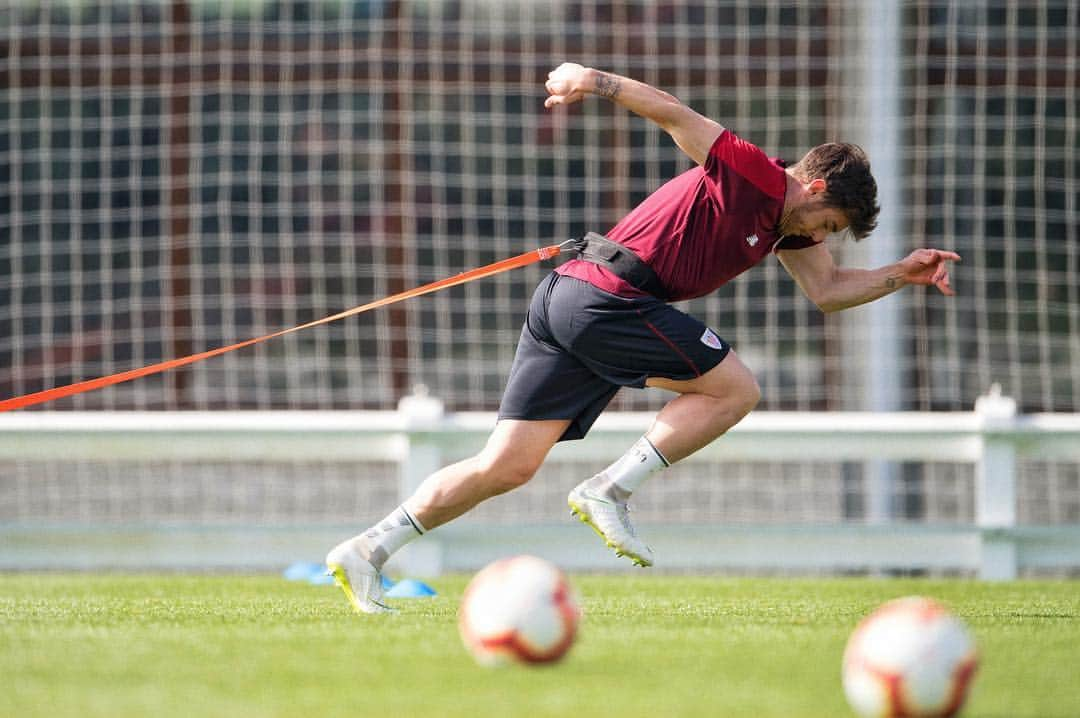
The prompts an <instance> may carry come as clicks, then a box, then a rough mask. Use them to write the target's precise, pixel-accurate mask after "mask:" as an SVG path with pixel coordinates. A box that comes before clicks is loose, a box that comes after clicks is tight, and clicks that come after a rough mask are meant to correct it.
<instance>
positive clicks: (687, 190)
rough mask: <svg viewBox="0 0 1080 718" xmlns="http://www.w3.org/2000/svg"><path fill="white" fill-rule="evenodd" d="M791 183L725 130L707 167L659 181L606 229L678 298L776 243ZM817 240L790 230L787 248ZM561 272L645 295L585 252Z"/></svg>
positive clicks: (738, 269)
mask: <svg viewBox="0 0 1080 718" xmlns="http://www.w3.org/2000/svg"><path fill="white" fill-rule="evenodd" d="M786 190H787V177H786V174H785V172H784V166H783V163H782V162H781V161H780V160H778V159H776V158H769V157H766V156H765V153H764V152H762V151H761V150H760V149H758V148H757V147H755V146H754V145H752V144H750V143H749V142H746V141H745V140H742V139H740V138H739V137H738V136H736V135H735V134H734V133H733V132H731V131H730V130H724V131H723V132H722V133H720V136H719V137H717V138H716V141H715V142H714V143H713V146H712V148H711V149H710V150H709V156H708V158H707V159H706V160H705V166H704V167H694V168H693V169H691V170H688V171H686V172H684V173H682V174H681V175H679V176H678V177H675V178H674V179H672V180H671V181H670V182H668V183H666V184H665V185H663V186H662V187H660V189H658V190H656V191H655V192H653V193H652V194H651V195H649V196H648V197H646V198H645V201H643V202H642V203H641V204H639V205H638V206H637V207H636V208H634V210H633V211H631V212H630V214H628V215H626V217H624V218H623V219H622V221H620V222H619V223H618V224H617V225H615V227H614V228H612V229H611V231H609V232H607V234H606V236H607V238H608V239H610V240H612V241H614V242H618V243H619V244H624V245H626V246H627V247H629V248H630V249H631V250H633V252H634V253H635V254H637V256H639V257H641V259H642V260H644V261H645V262H646V263H647V264H648V265H649V266H650V267H652V269H653V271H654V272H655V273H656V275H657V277H658V278H659V279H660V282H661V284H663V285H664V287H665V288H666V289H667V291H668V295H669V298H670V299H671V300H672V301H678V300H682V299H693V298H695V297H701V296H704V295H706V294H709V293H710V292H713V291H715V290H716V289H717V288H719V287H720V286H722V285H724V284H725V283H726V282H727V281H728V280H730V279H731V278H733V277H735V276H737V275H739V274H742V273H743V272H745V271H746V270H747V269H749V268H750V267H752V266H754V265H755V264H757V263H758V262H760V261H761V260H762V259H764V258H765V256H766V255H767V254H769V253H770V252H772V251H773V250H774V249H775V248H778V247H777V244H778V243H779V242H780V237H779V236H778V235H777V233H776V225H777V224H778V223H779V222H780V214H781V212H782V211H783V209H784V194H785V192H786ZM812 244H814V242H813V240H811V239H810V238H808V237H785V238H784V239H783V247H782V248H783V249H802V248H805V247H809V246H811V245H812ZM555 271H557V272H559V273H560V274H564V275H566V276H568V277H576V278H578V279H582V280H584V281H586V282H589V283H590V284H592V285H594V286H596V287H598V288H600V289H603V290H604V291H607V292H611V293H612V294H617V295H619V296H622V297H640V296H643V295H644V293H643V292H642V291H641V290H639V289H637V288H636V287H633V286H632V285H630V284H629V283H628V282H626V281H625V280H622V279H620V278H619V277H616V276H615V275H614V274H612V273H611V272H610V271H609V270H607V269H605V268H604V267H601V266H599V265H597V264H593V263H592V262H587V261H584V260H581V259H574V260H571V261H569V262H567V263H565V264H563V265H562V266H560V267H558V268H557V269H556V270H555Z"/></svg>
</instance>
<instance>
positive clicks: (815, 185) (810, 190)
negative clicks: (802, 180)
mask: <svg viewBox="0 0 1080 718" xmlns="http://www.w3.org/2000/svg"><path fill="white" fill-rule="evenodd" d="M828 186H829V185H828V183H827V182H825V180H824V179H822V178H820V177H818V178H817V179H812V180H810V184H808V185H806V192H807V194H821V193H822V192H824V191H825V190H826V189H828Z"/></svg>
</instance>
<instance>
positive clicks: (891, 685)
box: [843, 596, 978, 718]
mask: <svg viewBox="0 0 1080 718" xmlns="http://www.w3.org/2000/svg"><path fill="white" fill-rule="evenodd" d="M977 665H978V657H977V655H976V651H975V643H974V641H973V640H972V639H971V636H970V635H969V634H968V631H967V629H966V628H965V627H964V624H963V623H962V622H961V621H960V619H959V618H957V617H956V616H954V615H953V614H952V613H950V612H949V611H948V610H947V609H946V608H945V607H944V606H942V605H941V604H939V603H937V602H936V601H933V600H931V599H929V598H922V597H920V596H909V597H907V598H898V599H895V600H893V601H889V602H888V603H885V604H883V605H882V606H880V607H879V608H878V609H877V610H875V611H874V612H873V613H871V614H870V615H869V616H867V617H866V618H865V619H863V621H862V623H860V624H859V626H858V627H857V628H856V629H855V631H854V633H852V634H851V638H850V639H848V643H847V648H845V649H844V666H843V680H844V693H845V694H846V695H847V699H848V703H850V704H851V707H852V708H854V709H855V712H856V713H858V714H859V715H861V716H864V717H865V718H871V717H872V718H939V717H941V718H944V717H946V716H953V715H956V714H957V713H958V712H959V710H960V708H961V706H963V704H964V699H965V698H966V697H967V691H968V687H969V686H970V684H971V680H972V678H973V677H974V675H975V668H976V666H977Z"/></svg>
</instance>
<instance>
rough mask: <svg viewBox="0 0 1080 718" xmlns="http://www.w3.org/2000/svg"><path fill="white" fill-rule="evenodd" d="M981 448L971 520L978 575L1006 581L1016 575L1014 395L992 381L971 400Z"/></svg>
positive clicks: (976, 469)
mask: <svg viewBox="0 0 1080 718" xmlns="http://www.w3.org/2000/svg"><path fill="white" fill-rule="evenodd" d="M975 413H976V415H977V416H978V417H979V424H980V431H981V438H982V450H981V455H980V457H979V460H978V463H977V464H976V466H975V523H976V525H977V526H978V527H979V530H980V538H981V556H980V559H979V578H981V579H983V580H987V581H1009V580H1012V579H1015V578H1016V577H1017V565H1018V558H1017V547H1016V537H1015V535H1014V533H1013V528H1015V526H1016V445H1015V442H1014V438H1013V435H1012V431H1013V430H1014V428H1015V424H1016V400H1015V399H1012V398H1010V397H1007V396H1002V395H1001V387H1000V386H999V385H998V384H994V385H993V386H992V387H991V388H990V391H989V393H988V394H986V395H985V396H981V397H979V398H978V399H977V400H976V401H975Z"/></svg>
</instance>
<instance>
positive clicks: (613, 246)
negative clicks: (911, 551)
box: [574, 232, 668, 302]
mask: <svg viewBox="0 0 1080 718" xmlns="http://www.w3.org/2000/svg"><path fill="white" fill-rule="evenodd" d="M574 249H576V250H577V251H578V259H584V260H585V261H586V262H592V263H593V264H599V265H600V266H602V267H605V268H606V269H608V270H609V271H610V272H611V273H612V274H614V275H615V276H617V277H619V278H620V279H625V280H626V281H627V282H629V283H630V284H631V285H633V286H634V287H637V288H638V289H640V290H641V291H643V292H646V293H648V294H651V295H652V296H654V297H656V298H657V299H659V300H661V301H665V302H666V301H668V293H667V290H666V289H664V285H663V284H661V283H660V278H659V277H657V276H656V272H654V271H653V270H652V267H650V266H649V265H647V264H645V262H644V261H642V259H641V257H639V256H637V255H636V254H634V253H633V252H632V251H630V249H629V248H627V247H624V246H623V245H621V244H618V243H616V242H612V241H611V240H610V239H608V238H607V237H605V236H604V235H602V234H597V233H596V232H589V233H588V234H586V235H585V236H584V237H582V238H581V239H579V240H577V241H576V242H575V243H574Z"/></svg>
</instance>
